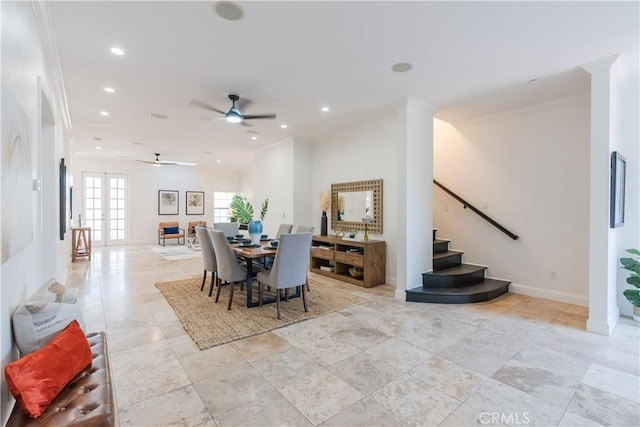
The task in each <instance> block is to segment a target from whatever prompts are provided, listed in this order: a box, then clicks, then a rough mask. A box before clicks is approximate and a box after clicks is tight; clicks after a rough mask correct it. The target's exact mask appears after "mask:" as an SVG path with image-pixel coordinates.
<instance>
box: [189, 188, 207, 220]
mask: <svg viewBox="0 0 640 427" xmlns="http://www.w3.org/2000/svg"><path fill="white" fill-rule="evenodd" d="M186 199H187V215H204V191H187V197H186Z"/></svg>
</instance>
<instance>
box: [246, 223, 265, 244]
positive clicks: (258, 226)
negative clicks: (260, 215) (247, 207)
mask: <svg viewBox="0 0 640 427" xmlns="http://www.w3.org/2000/svg"><path fill="white" fill-rule="evenodd" d="M247 230H249V238H251V243H252V244H254V245H259V244H260V237H262V221H249V225H248V226H247Z"/></svg>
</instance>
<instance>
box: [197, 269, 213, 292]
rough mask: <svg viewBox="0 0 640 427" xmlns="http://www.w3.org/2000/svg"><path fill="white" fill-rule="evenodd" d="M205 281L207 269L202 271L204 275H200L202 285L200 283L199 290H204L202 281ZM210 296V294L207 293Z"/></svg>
mask: <svg viewBox="0 0 640 427" xmlns="http://www.w3.org/2000/svg"><path fill="white" fill-rule="evenodd" d="M206 281H207V270H205V271H204V275H203V276H202V285H200V290H201V291H202V290H204V282H206ZM209 296H211V294H209Z"/></svg>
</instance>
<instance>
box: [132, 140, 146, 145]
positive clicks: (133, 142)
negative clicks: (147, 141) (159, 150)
mask: <svg viewBox="0 0 640 427" xmlns="http://www.w3.org/2000/svg"><path fill="white" fill-rule="evenodd" d="M131 145H144V143H143V142H135V141H131Z"/></svg>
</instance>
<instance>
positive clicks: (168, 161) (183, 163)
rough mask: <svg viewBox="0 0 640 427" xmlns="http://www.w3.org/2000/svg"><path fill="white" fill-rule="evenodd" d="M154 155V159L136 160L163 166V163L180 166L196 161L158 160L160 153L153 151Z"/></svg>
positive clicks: (193, 164)
mask: <svg viewBox="0 0 640 427" xmlns="http://www.w3.org/2000/svg"><path fill="white" fill-rule="evenodd" d="M154 154H155V155H156V159H155V160H154V161H152V162H150V161H148V160H136V162H142V163H149V164H151V165H153V166H155V167H160V166H165V165H180V166H195V165H196V164H197V163H190V162H174V161H172V160H160V153H154Z"/></svg>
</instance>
